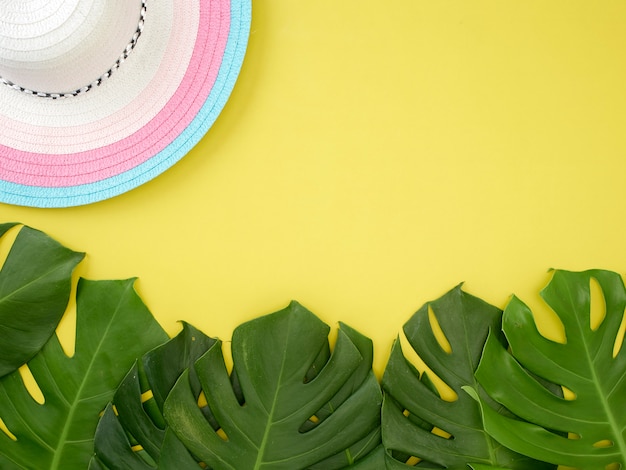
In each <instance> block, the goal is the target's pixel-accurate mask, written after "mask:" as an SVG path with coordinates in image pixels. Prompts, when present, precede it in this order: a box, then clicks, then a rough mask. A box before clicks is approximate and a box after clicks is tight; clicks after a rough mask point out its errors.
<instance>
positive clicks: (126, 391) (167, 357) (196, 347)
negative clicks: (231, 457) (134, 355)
mask: <svg viewBox="0 0 626 470" xmlns="http://www.w3.org/2000/svg"><path fill="white" fill-rule="evenodd" d="M214 343H215V340H214V339H212V338H209V337H208V336H206V335H205V334H204V333H202V332H201V331H199V330H197V329H196V328H194V327H193V326H191V325H189V324H187V323H183V330H182V331H181V332H180V333H179V334H178V335H177V336H176V337H175V338H173V339H171V340H170V341H168V342H167V343H165V344H163V345H161V346H159V347H157V348H155V349H153V350H152V351H150V352H148V353H146V354H145V355H144V357H143V358H142V362H141V364H142V367H140V366H139V365H137V364H135V365H134V366H133V368H132V369H131V370H130V372H129V373H128V374H127V375H126V377H125V378H124V380H123V381H122V383H121V384H120V386H119V388H118V389H117V391H116V392H115V396H114V398H113V403H114V404H115V407H116V409H117V414H118V416H116V415H115V414H114V413H113V411H112V409H109V410H107V412H106V413H105V415H104V417H103V419H102V420H100V423H99V424H98V429H97V433H96V440H95V450H96V455H95V457H94V462H92V464H91V466H90V468H96V467H95V465H96V463H97V464H98V467H97V468H111V469H117V468H151V469H154V468H162V469H163V468H172V469H181V468H182V469H184V468H187V467H188V466H190V467H191V468H199V467H198V463H197V462H196V461H195V460H194V459H193V458H192V457H191V455H190V454H189V452H188V451H187V450H186V449H185V447H184V446H183V445H182V444H181V443H180V442H178V443H176V442H174V441H176V440H177V439H176V437H175V436H174V435H169V434H170V431H169V430H168V429H167V426H166V424H165V421H164V420H163V415H162V410H163V404H164V402H165V398H166V397H167V395H168V394H169V392H170V390H171V389H172V387H173V386H174V384H175V383H176V380H177V379H178V378H179V376H180V375H181V374H182V372H183V371H185V370H186V369H189V368H191V381H192V383H193V385H192V389H193V396H194V398H195V399H196V401H197V399H198V396H199V395H200V383H199V381H198V378H197V376H196V374H195V372H194V370H193V365H194V363H195V361H196V360H197V359H198V358H199V357H200V356H202V354H204V353H205V352H206V351H207V350H208V349H209V348H210V347H211V346H212V345H213V344H214ZM146 393H148V394H151V395H152V398H149V399H148V400H146V401H144V400H143V399H142V394H146ZM205 411H206V408H205ZM210 419H212V421H213V422H214V421H215V419H214V418H212V417H210ZM129 438H130V439H132V443H131V441H130V439H129ZM133 443H134V444H136V445H139V446H140V447H141V449H142V450H143V453H139V452H137V451H136V450H135V449H133V448H132V445H133ZM173 452H174V453H175V454H176V458H175V459H174V458H173V456H172V453H173ZM168 461H171V462H174V463H175V466H173V467H172V466H168V463H167V462H168Z"/></svg>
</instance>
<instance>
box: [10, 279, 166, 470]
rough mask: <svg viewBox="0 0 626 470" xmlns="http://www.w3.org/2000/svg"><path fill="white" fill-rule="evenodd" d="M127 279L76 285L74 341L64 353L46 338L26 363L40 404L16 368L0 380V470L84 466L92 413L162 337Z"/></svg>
mask: <svg viewBox="0 0 626 470" xmlns="http://www.w3.org/2000/svg"><path fill="white" fill-rule="evenodd" d="M133 282H134V281H133V280H126V281H85V280H81V281H79V284H78V290H77V300H76V303H77V311H76V315H77V318H76V344H75V352H74V355H73V356H72V357H68V356H67V355H66V354H65V352H64V351H63V348H62V346H61V344H60V342H59V340H58V338H57V336H56V335H53V336H52V337H51V338H50V340H49V341H48V342H47V343H46V344H45V346H44V347H43V349H42V350H41V351H40V352H39V353H38V354H37V355H36V356H35V357H33V359H31V360H30V361H29V362H28V367H29V368H30V371H31V372H32V375H33V377H34V379H35V381H36V382H37V385H38V386H39V388H40V390H41V392H42V394H43V398H44V403H39V402H38V401H36V400H35V399H34V398H33V397H32V396H31V395H30V393H29V391H28V389H27V388H26V386H25V383H24V381H23V379H22V377H21V375H20V373H19V371H17V372H14V373H11V374H9V375H7V376H5V377H3V378H2V379H1V380H0V418H2V420H3V422H4V424H5V425H6V428H7V430H6V431H5V432H0V468H2V469H3V470H12V469H31V468H42V469H43V468H45V469H47V470H84V469H85V468H87V466H88V464H89V461H90V459H91V456H92V454H93V440H94V433H95V430H96V425H97V424H98V419H99V415H100V414H101V413H102V411H103V410H104V408H105V406H106V404H107V403H108V402H109V401H110V400H111V398H112V397H113V394H114V393H115V390H116V388H117V386H118V384H119V382H120V381H121V379H122V378H123V377H124V374H125V373H126V372H127V371H128V369H129V368H130V367H131V365H132V364H133V361H135V360H136V358H138V357H141V355H142V354H144V353H145V352H146V351H147V350H150V349H152V348H154V347H156V346H157V345H159V344H161V343H163V342H164V341H166V340H167V339H168V338H167V335H166V334H165V332H164V331H163V330H162V328H161V327H160V326H159V324H158V323H157V322H156V320H155V319H154V317H153V316H152V314H151V313H150V312H149V311H148V309H147V308H146V306H145V305H144V304H143V302H142V301H141V299H140V298H139V297H138V296H137V294H136V292H135V291H134V289H133Z"/></svg>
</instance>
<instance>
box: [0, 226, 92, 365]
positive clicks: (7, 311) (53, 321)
mask: <svg viewBox="0 0 626 470" xmlns="http://www.w3.org/2000/svg"><path fill="white" fill-rule="evenodd" d="M16 225H17V224H14V223H8V224H1V225H0V237H2V236H3V235H4V234H5V233H6V232H7V231H8V230H9V229H11V228H13V227H15V226H16ZM83 257H84V254H83V253H76V252H74V251H72V250H70V249H68V248H65V247H63V246H62V245H60V244H59V243H58V242H56V241H54V240H53V239H52V238H50V237H48V236H47V235H46V234H44V233H42V232H40V231H38V230H34V229H32V228H30V227H22V228H21V229H20V231H19V233H18V234H17V237H16V238H15V241H14V243H13V245H12V247H11V250H10V251H9V254H8V256H7V258H6V260H5V262H4V264H3V265H2V270H0V377H2V376H4V375H6V374H9V373H11V372H13V371H14V370H16V369H17V368H18V367H20V366H21V365H22V364H24V363H26V362H27V361H28V360H29V359H31V358H32V357H33V356H34V355H35V354H37V352H38V351H39V350H40V349H41V348H42V347H43V345H44V344H45V343H46V341H48V339H49V338H50V337H51V336H52V334H53V333H54V330H55V328H56V327H57V325H58V323H59V321H60V320H61V317H62V316H63V313H64V312H65V309H66V307H67V304H68V301H69V298H70V290H71V286H72V282H71V279H72V272H73V271H74V268H75V267H76V265H77V264H78V263H79V262H80V261H81V260H82V259H83Z"/></svg>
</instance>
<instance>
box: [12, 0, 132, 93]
mask: <svg viewBox="0 0 626 470" xmlns="http://www.w3.org/2000/svg"><path fill="white" fill-rule="evenodd" d="M142 7H143V2H142V0H29V1H28V2H20V1H18V2H16V1H15V0H0V77H2V78H3V79H4V80H5V81H9V82H12V83H14V84H15V85H17V86H19V87H22V88H25V89H27V90H34V91H39V92H45V93H71V92H73V91H75V90H79V89H82V88H85V87H86V86H88V85H89V84H91V83H93V82H95V81H96V80H98V79H99V78H100V77H102V76H103V75H104V74H106V72H107V71H108V70H110V69H111V68H112V67H114V65H115V64H116V61H118V59H119V58H120V57H124V51H125V50H127V47H129V45H130V44H131V43H132V41H133V36H136V31H137V28H138V23H139V21H140V18H142V15H141V11H142Z"/></svg>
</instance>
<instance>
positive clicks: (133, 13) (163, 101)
mask: <svg viewBox="0 0 626 470" xmlns="http://www.w3.org/2000/svg"><path fill="white" fill-rule="evenodd" d="M250 21H251V0H28V1H27V2H20V1H18V2H16V1H15V0H0V202H5V203H9V204H16V205H24V206H33V207H67V206H76V205H82V204H89V203H92V202H96V201H101V200H103V199H107V198H110V197H113V196H116V195H119V194H121V193H124V192H126V191H129V190H131V189H133V188H135V187H137V186H139V185H141V184H143V183H145V182H147V181H149V180H151V179H152V178H154V177H156V176H157V175H159V174H160V173H162V172H163V171H165V170H166V169H168V168H169V167H171V166H172V165H173V164H174V163H176V162H177V161H178V160H180V159H181V158H182V157H183V156H184V155H185V154H187V153H188V152H189V150H190V149H191V148H192V147H193V146H194V145H196V144H197V143H198V141H199V140H200V139H201V138H202V137H203V136H204V135H205V134H206V132H207V131H208V130H209V128H210V127H211V125H212V124H213V123H214V122H215V119H216V118H217V116H218V115H219V113H220V112H221V110H222V108H223V107H224V105H225V103H226V100H227V99H228V97H229V96H230V94H231V91H232V89H233V87H234V84H235V81H236V79H237V76H238V75H239V71H240V69H241V65H242V62H243V57H244V54H245V50H246V46H247V41H248V35H249V31H250Z"/></svg>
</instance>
